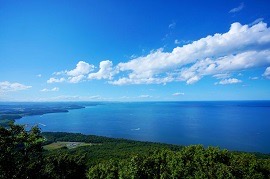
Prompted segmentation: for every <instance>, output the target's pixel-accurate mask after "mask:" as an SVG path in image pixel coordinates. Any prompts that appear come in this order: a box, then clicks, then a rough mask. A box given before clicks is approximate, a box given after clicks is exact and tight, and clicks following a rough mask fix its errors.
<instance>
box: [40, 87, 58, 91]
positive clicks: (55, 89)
mask: <svg viewBox="0 0 270 179" xmlns="http://www.w3.org/2000/svg"><path fill="white" fill-rule="evenodd" d="M40 91H41V92H51V91H59V88H58V87H54V88H52V89H47V88H44V89H42V90H40Z"/></svg>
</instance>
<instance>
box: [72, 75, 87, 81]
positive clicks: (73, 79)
mask: <svg viewBox="0 0 270 179" xmlns="http://www.w3.org/2000/svg"><path fill="white" fill-rule="evenodd" d="M84 78H85V76H84V75H78V76H71V77H68V82H70V83H79V82H80V81H82V80H83V79H84Z"/></svg>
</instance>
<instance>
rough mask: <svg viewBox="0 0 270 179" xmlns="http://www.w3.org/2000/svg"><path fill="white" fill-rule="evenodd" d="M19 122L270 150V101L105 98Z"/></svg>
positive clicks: (54, 128) (44, 127)
mask: <svg viewBox="0 0 270 179" xmlns="http://www.w3.org/2000/svg"><path fill="white" fill-rule="evenodd" d="M17 123H18V124H28V125H34V124H38V125H39V127H40V128H41V129H42V131H64V132H79V133H84V134H94V135H100V136H108V137H117V138H126V139H134V140H140V141H153V142H164V143H171V144H180V145H190V144H203V145H204V146H209V145H211V146H219V147H221V148H227V149H230V150H241V151H253V152H254V151H257V152H264V153H270V142H269V138H270V101H248V102H244V101H234V102H142V103H103V104H101V105H97V106H88V107H86V108H84V109H76V110H70V111H69V112H68V113H53V114H45V115H42V116H28V117H24V118H22V119H19V120H17Z"/></svg>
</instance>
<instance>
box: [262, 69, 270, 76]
mask: <svg viewBox="0 0 270 179" xmlns="http://www.w3.org/2000/svg"><path fill="white" fill-rule="evenodd" d="M263 76H264V77H265V78H267V79H270V67H267V68H266V70H265V71H264V73H263Z"/></svg>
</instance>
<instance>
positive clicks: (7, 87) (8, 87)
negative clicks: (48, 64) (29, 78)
mask: <svg viewBox="0 0 270 179" xmlns="http://www.w3.org/2000/svg"><path fill="white" fill-rule="evenodd" d="M29 88H32V86H26V85H23V84H20V83H10V82H8V81H3V82H0V92H10V91H20V90H26V89H29Z"/></svg>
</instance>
